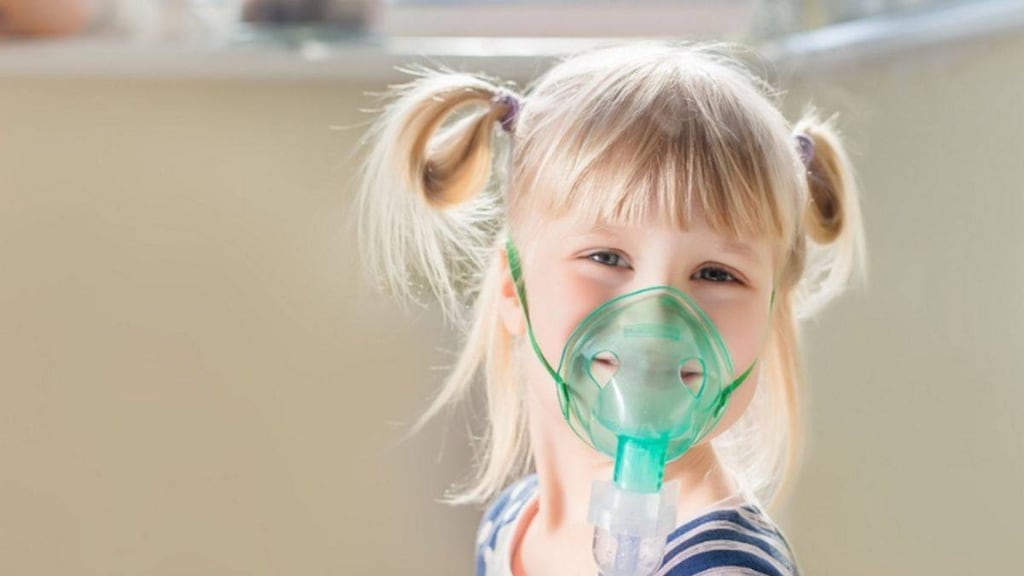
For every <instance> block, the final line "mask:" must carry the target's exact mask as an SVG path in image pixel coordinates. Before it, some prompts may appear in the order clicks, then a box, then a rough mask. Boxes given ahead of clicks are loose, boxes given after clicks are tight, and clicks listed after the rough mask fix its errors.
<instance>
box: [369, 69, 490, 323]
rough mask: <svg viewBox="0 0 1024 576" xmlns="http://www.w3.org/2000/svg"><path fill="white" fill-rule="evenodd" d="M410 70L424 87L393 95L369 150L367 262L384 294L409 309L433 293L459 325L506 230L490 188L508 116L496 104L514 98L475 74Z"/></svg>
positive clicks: (409, 86)
mask: <svg viewBox="0 0 1024 576" xmlns="http://www.w3.org/2000/svg"><path fill="white" fill-rule="evenodd" d="M406 71H407V72H409V73H412V74H415V75H416V76H417V78H416V79H414V80H412V81H410V82H407V83H405V84H400V85H393V86H390V87H389V88H391V89H392V90H391V92H390V93H389V94H385V95H386V96H387V95H390V96H392V97H393V100H392V101H391V102H390V103H389V104H388V105H387V107H386V108H384V109H383V110H382V111H381V113H380V114H379V116H378V117H377V119H376V121H375V123H374V124H373V125H372V126H371V128H370V129H369V130H368V132H367V134H366V136H364V138H363V139H362V140H361V141H360V146H366V145H369V152H368V154H367V156H366V159H365V161H364V163H363V165H362V169H361V174H360V187H359V191H358V200H357V203H358V215H359V220H358V234H359V240H360V253H361V256H362V260H363V265H364V270H365V271H366V273H367V274H368V275H369V276H370V277H371V278H372V280H373V281H374V282H376V283H377V285H378V287H379V288H380V289H381V290H382V291H384V292H387V293H389V294H391V295H393V296H396V297H397V298H398V300H399V301H402V302H407V301H415V302H418V301H419V296H420V295H421V294H422V293H424V292H428V293H431V294H432V295H433V296H434V298H436V300H437V301H438V302H439V303H440V305H441V308H442V310H443V311H444V312H445V316H446V317H447V318H448V319H449V320H451V321H453V322H454V323H458V322H459V321H460V320H461V318H462V316H463V314H464V311H465V310H464V308H465V304H466V303H467V300H469V299H470V298H471V297H472V295H473V294H474V293H475V292H476V290H477V286H476V284H478V281H479V278H480V275H481V274H482V270H483V268H484V266H485V264H486V262H487V261H488V256H489V254H490V252H491V249H492V244H493V239H494V235H495V234H496V232H497V230H498V229H499V228H500V227H501V226H502V225H503V221H502V216H503V214H502V208H503V203H502V202H501V195H500V194H499V193H497V192H496V191H494V190H492V189H490V188H489V186H488V184H489V182H490V180H491V172H492V164H493V158H492V156H493V155H494V154H493V153H492V150H494V148H495V147H494V145H493V143H492V134H493V132H494V128H495V125H496V124H497V122H496V120H498V119H500V118H501V116H502V115H503V114H504V113H505V112H506V111H507V108H508V105H507V104H504V105H502V102H506V101H498V100H495V96H496V95H497V94H499V93H500V92H502V91H504V92H508V91H507V90H503V89H502V88H499V87H498V86H497V85H496V84H494V83H492V82H490V81H488V80H487V79H484V78H481V77H479V76H475V75H471V74H465V73H458V72H452V71H447V70H446V71H433V70H429V69H426V68H419V69H409V70H406ZM495 102H497V104H495Z"/></svg>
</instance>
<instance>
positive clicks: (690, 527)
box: [657, 503, 799, 576]
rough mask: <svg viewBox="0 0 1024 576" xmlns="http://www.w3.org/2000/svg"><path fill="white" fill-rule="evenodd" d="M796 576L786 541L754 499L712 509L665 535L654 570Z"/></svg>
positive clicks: (674, 575) (672, 575)
mask: <svg viewBox="0 0 1024 576" xmlns="http://www.w3.org/2000/svg"><path fill="white" fill-rule="evenodd" d="M694 574H701V575H705V574H706V575H708V576H711V575H717V574H721V575H726V574H730V575H734V574H744V575H748V576H755V575H768V576H799V571H798V569H797V566H796V560H795V558H794V556H793V551H792V550H791V549H790V546H789V542H788V541H787V540H786V537H785V536H783V534H782V532H781V531H780V530H779V528H778V527H777V526H776V525H775V523H774V522H772V520H771V519H770V518H769V517H768V515H767V514H766V513H765V512H764V510H763V509H761V507H760V506H757V505H756V504H752V503H747V504H743V505H741V506H736V507H730V508H723V509H720V510H713V511H711V512H708V513H707V514H703V515H701V516H698V517H697V518H694V519H693V520H691V521H689V522H687V523H685V524H683V525H682V526H679V527H678V528H676V529H675V530H673V531H672V533H671V534H670V535H669V537H668V542H667V544H666V546H665V555H664V559H663V560H662V564H661V567H660V568H659V569H658V572H657V575H658V576H689V575H694Z"/></svg>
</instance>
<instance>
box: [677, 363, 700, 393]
mask: <svg viewBox="0 0 1024 576" xmlns="http://www.w3.org/2000/svg"><path fill="white" fill-rule="evenodd" d="M705 376H706V375H705V373H704V363H703V362H701V360H700V358H690V359H688V360H686V361H685V362H683V363H682V365H680V367H679V380H680V381H681V382H682V383H683V385H684V386H686V387H687V388H689V389H690V392H692V393H693V395H694V396H697V395H699V394H700V391H701V389H702V388H704V380H705Z"/></svg>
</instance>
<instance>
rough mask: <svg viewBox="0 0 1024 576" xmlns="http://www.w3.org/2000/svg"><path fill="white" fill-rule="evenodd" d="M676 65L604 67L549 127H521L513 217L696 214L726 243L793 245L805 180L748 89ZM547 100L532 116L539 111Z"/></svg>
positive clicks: (627, 220)
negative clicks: (602, 76) (754, 240)
mask: <svg viewBox="0 0 1024 576" xmlns="http://www.w3.org/2000/svg"><path fill="white" fill-rule="evenodd" d="M688 65H689V66H693V61H692V60H691V61H689V62H688ZM699 65H714V66H717V65H716V64H707V63H704V64H698V66H699ZM681 66H682V64H681V63H680V62H679V61H675V60H668V61H665V62H658V63H656V64H655V65H649V66H647V67H646V68H645V69H640V70H637V69H621V70H616V71H610V72H609V74H611V75H612V77H610V78H607V79H606V81H605V82H602V83H594V84H592V85H591V87H590V88H591V89H590V90H589V91H588V90H580V91H579V93H578V94H577V96H576V97H575V98H573V101H574V102H575V105H574V106H573V107H572V108H570V109H569V110H564V108H563V110H562V111H561V113H560V114H559V117H558V118H557V119H555V120H554V121H552V120H551V119H550V118H549V119H548V120H547V121H546V122H545V123H544V124H543V125H538V126H534V125H532V124H531V123H529V122H524V126H523V128H524V130H523V133H521V137H522V139H521V142H522V143H523V144H524V146H523V147H522V148H521V149H520V154H519V157H518V164H519V166H518V167H517V168H516V169H515V173H516V174H518V175H521V178H523V179H522V181H520V182H518V183H514V184H513V185H514V189H513V190H512V198H513V202H512V204H511V206H510V216H511V217H512V218H513V219H516V217H515V215H516V214H519V213H522V214H539V213H543V214H549V215H551V216H553V217H560V216H565V215H570V214H571V215H572V216H573V217H575V218H580V219H582V220H584V221H588V222H601V223H610V224H621V225H647V224H650V223H652V222H655V223H658V224H662V225H671V226H675V227H678V228H682V229H686V228H687V226H688V225H689V223H690V222H691V221H692V219H693V217H694V214H699V215H702V216H703V218H704V219H705V221H706V222H707V223H708V225H709V226H711V227H712V228H713V229H715V230H716V231H718V232H721V233H725V234H727V235H729V236H731V237H734V238H738V237H748V238H750V237H764V236H767V237H771V238H773V239H783V240H784V244H788V242H785V239H788V238H792V237H793V236H794V228H795V224H796V215H795V212H796V206H797V201H796V199H797V197H798V196H799V193H800V191H799V190H798V188H799V186H800V182H799V180H798V179H797V178H795V177H794V174H793V172H794V171H793V165H792V156H791V155H787V154H785V153H784V152H785V150H784V148H783V147H780V146H779V142H778V141H777V135H778V133H779V131H778V130H776V129H773V127H771V126H767V125H765V118H764V116H763V111H762V110H751V109H750V108H751V105H750V96H749V94H747V92H748V91H749V88H748V85H743V84H741V83H739V82H736V83H732V82H724V83H723V82H722V76H721V75H720V74H715V75H712V76H708V75H707V74H699V73H693V72H692V71H690V72H686V71H684V70H681V69H680V67H681ZM637 74H646V75H647V76H648V77H647V78H644V79H638V78H636V75H637ZM712 77H713V78H714V80H712ZM548 98H551V99H553V100H559V99H560V98H562V96H559V95H554V96H549V97H548ZM546 99H547V98H538V99H537V101H533V102H531V103H530V104H528V105H527V108H528V109H529V107H530V106H533V107H534V109H535V110H536V109H539V108H544V100H546ZM538 113H544V111H543V110H538ZM783 133H784V132H783ZM532 143H544V145H543V146H538V147H536V148H534V147H532V146H531V144H532ZM522 175H529V176H528V177H524V176H522ZM516 220H518V219H516ZM524 223H525V222H524Z"/></svg>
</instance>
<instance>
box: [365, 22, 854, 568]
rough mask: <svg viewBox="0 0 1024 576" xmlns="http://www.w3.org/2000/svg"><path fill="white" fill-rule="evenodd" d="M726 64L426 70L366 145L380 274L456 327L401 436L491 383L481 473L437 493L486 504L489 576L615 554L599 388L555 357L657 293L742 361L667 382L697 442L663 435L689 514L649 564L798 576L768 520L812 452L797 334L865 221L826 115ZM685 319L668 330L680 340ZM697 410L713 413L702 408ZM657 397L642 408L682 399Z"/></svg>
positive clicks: (671, 57) (615, 55)
mask: <svg viewBox="0 0 1024 576" xmlns="http://www.w3.org/2000/svg"><path fill="white" fill-rule="evenodd" d="M732 48H733V46H731V45H728V44H722V43H685V42H669V41H638V42H632V43H616V44H612V45H606V46H604V47H602V48H598V49H592V50H590V51H588V52H585V53H582V54H577V55H574V56H573V57H571V58H567V59H564V60H563V61H561V62H560V63H559V64H557V65H556V66H554V67H553V68H551V69H550V70H548V71H547V72H546V73H545V74H544V75H543V76H542V77H540V78H539V79H538V80H537V81H536V82H535V83H534V84H533V85H532V87H530V88H529V89H528V90H525V91H524V93H523V94H517V93H516V92H515V91H514V89H513V88H512V86H510V85H502V84H500V83H497V82H495V81H492V80H490V79H488V78H486V77H483V76H481V75H473V74H465V73H458V72H454V71H450V70H442V71H431V70H428V69H417V70H415V71H414V72H415V74H416V78H415V79H414V80H412V81H410V82H408V83H406V84H403V85H400V86H397V87H394V88H396V90H395V91H394V92H393V95H394V99H393V100H392V101H391V102H389V104H388V106H387V107H386V108H385V109H384V110H383V113H382V114H381V115H380V116H379V118H378V120H377V122H376V124H375V125H374V126H373V128H372V129H371V130H370V131H369V133H368V135H367V137H366V140H365V141H364V143H365V144H369V146H370V148H369V153H368V155H367V159H366V162H365V164H364V166H363V172H362V174H361V176H362V180H361V189H360V195H359V216H360V220H359V225H360V231H359V232H360V238H361V241H362V246H361V250H362V253H363V255H364V256H365V264H366V266H367V268H368V271H369V272H370V273H371V274H372V275H373V277H375V278H377V279H379V280H380V281H381V282H382V283H383V286H382V288H383V289H385V290H387V291H389V292H391V293H393V294H396V295H398V296H402V297H406V298H411V299H412V300H418V299H419V297H420V296H422V295H423V294H424V293H429V294H430V295H431V296H433V297H434V298H436V300H438V301H439V302H440V304H441V305H442V307H443V310H444V311H445V312H446V317H447V318H449V319H450V320H451V321H452V322H454V323H456V324H457V325H459V326H462V327H464V332H463V335H464V343H463V347H462V350H461V353H460V354H459V355H458V359H457V361H456V363H455V365H454V367H453V369H452V371H451V373H450V375H449V376H448V378H447V380H446V382H445V384H444V386H443V388H442V389H441V391H440V394H439V395H437V396H436V397H435V399H434V401H433V403H432V404H431V405H430V407H429V408H428V410H427V411H426V412H425V413H424V414H423V416H422V417H421V418H420V420H419V421H418V422H417V423H416V425H415V426H414V427H413V428H412V430H411V431H410V433H414V432H416V431H417V430H419V429H420V427H421V426H422V425H423V424H424V423H425V422H426V421H427V420H429V419H430V418H431V417H433V416H435V415H437V414H438V413H439V412H440V411H441V410H442V409H444V408H445V407H447V406H450V405H452V404H453V403H456V402H457V401H459V400H460V399H463V398H464V397H466V396H467V394H468V393H469V392H470V390H471V388H472V387H473V386H474V385H475V384H474V383H475V381H476V377H477V375H478V374H479V375H481V376H482V385H483V386H484V387H485V390H486V398H487V414H488V417H489V418H488V420H487V426H488V428H487V434H486V436H485V437H484V440H485V443H484V445H483V447H482V450H481V460H480V465H479V467H478V469H477V470H476V474H475V476H474V478H473V480H472V482H471V483H470V484H468V485H467V486H465V487H464V488H463V489H462V490H461V491H460V492H458V493H456V494H452V495H449V498H448V499H447V502H448V503H453V504H463V503H486V504H487V507H486V512H485V513H484V516H483V518H482V520H481V522H480V526H479V531H478V537H477V541H476V564H475V565H476V573H477V574H478V575H482V574H487V575H508V574H513V575H524V574H528V575H530V576H541V575H547V574H557V575H567V574H587V575H591V574H596V573H597V572H598V568H599V567H598V559H597V558H598V557H600V556H601V555H602V554H604V553H606V552H607V549H605V548H603V546H604V545H603V544H600V543H599V542H598V540H597V539H595V525H594V523H593V522H594V519H595V517H596V516H600V514H599V513H596V512H595V508H594V506H595V504H594V502H593V501H592V500H591V497H592V496H593V495H594V494H593V493H592V492H594V493H596V492H597V489H598V486H599V484H600V483H601V482H605V481H608V480H609V478H611V477H612V475H613V469H614V475H615V477H616V482H618V481H619V479H620V478H619V476H620V461H619V460H620V457H621V456H622V454H621V453H619V454H617V453H616V452H615V447H614V445H612V448H611V449H610V450H609V449H607V446H602V439H601V437H600V435H599V434H598V433H597V432H594V428H588V427H587V425H591V426H595V427H596V424H593V423H594V422H597V421H601V422H604V420H602V415H601V414H600V412H601V410H605V408H607V406H605V407H604V408H595V407H593V406H589V407H587V408H581V406H584V404H585V402H587V401H588V400H587V398H586V393H585V392H580V390H583V388H576V387H574V386H576V384H575V383H574V382H573V381H570V380H571V377H570V375H569V374H568V372H566V371H565V369H564V366H565V363H566V361H567V360H568V359H570V358H571V357H572V355H573V354H574V353H573V352H571V350H570V349H571V347H572V343H571V342H570V341H576V340H578V337H577V336H576V334H577V333H578V332H579V331H581V330H582V331H584V332H586V330H588V329H590V328H589V327H591V325H592V322H591V321H590V319H591V318H593V317H594V315H595V314H597V315H600V314H601V311H602V310H605V309H607V306H605V307H603V306H602V305H603V304H606V303H613V302H616V301H617V300H618V299H623V298H625V299H626V300H627V301H629V300H630V298H634V297H635V295H637V294H641V295H642V294H643V293H644V292H645V291H648V290H650V289H651V288H650V287H657V289H656V290H655V292H657V293H659V294H661V295H662V296H663V297H664V298H663V300H661V302H669V301H670V300H671V301H672V302H676V303H679V302H688V303H691V304H692V306H691V307H692V309H693V310H694V312H692V313H691V312H679V314H683V315H687V316H686V318H689V319H693V318H703V319H705V320H707V328H706V330H704V331H703V332H701V333H703V334H705V335H707V334H712V335H713V337H712V336H709V337H708V342H711V343H712V345H714V343H715V342H719V343H720V344H721V346H720V349H721V351H722V352H721V356H722V357H723V358H726V360H723V364H721V365H722V366H728V367H729V369H730V370H731V373H729V374H724V375H721V376H720V377H718V378H719V379H718V380H714V378H715V375H714V373H713V370H712V369H711V367H710V364H707V363H706V361H705V360H704V359H703V358H702V359H701V360H700V363H698V364H692V363H686V364H683V365H682V368H680V369H679V371H678V372H679V373H678V374H675V377H677V378H678V380H681V381H682V383H683V384H685V385H686V386H689V387H690V388H689V389H690V391H691V393H690V394H689V395H687V396H685V402H688V404H685V406H684V411H683V412H680V414H682V416H680V417H679V418H677V420H679V421H682V420H686V421H687V422H689V421H690V420H693V421H695V422H696V421H697V420H700V419H701V418H702V420H700V422H704V423H706V426H705V427H704V428H701V427H700V426H698V425H696V424H694V425H693V426H691V427H690V428H687V430H689V432H687V434H689V436H687V440H686V441H685V442H683V441H680V442H683V443H682V444H670V445H669V446H670V447H671V446H682V449H681V454H673V453H671V452H670V453H668V454H664V453H659V456H658V457H657V458H655V460H656V461H657V462H659V463H660V464H659V465H658V467H657V473H658V474H659V476H657V478H656V480H657V481H658V483H657V484H656V485H655V486H656V488H655V489H657V486H660V487H661V488H660V489H661V494H662V496H665V497H668V498H669V499H670V500H674V501H675V504H674V508H672V507H670V508H667V509H668V510H670V514H671V517H670V518H669V520H670V524H668V526H669V528H670V530H669V531H668V533H667V536H665V535H664V533H662V535H661V545H662V546H663V550H662V549H661V548H659V549H658V555H657V556H656V559H657V563H656V564H655V567H656V573H657V574H660V575H672V576H681V575H688V574H698V573H699V574H782V575H788V574H798V569H797V563H796V560H795V556H794V554H793V551H792V549H791V547H790V546H789V544H788V542H787V540H786V538H785V537H784V536H783V534H782V533H781V532H780V531H779V529H778V527H777V526H776V525H775V524H774V523H773V521H772V520H771V519H770V518H769V516H768V514H767V512H766V507H768V506H771V505H774V504H776V503H777V502H779V501H781V495H782V494H783V488H784V487H785V488H788V483H784V480H786V479H787V477H788V474H789V473H790V472H791V471H792V469H794V468H795V465H796V462H797V459H798V458H797V456H798V453H799V451H798V440H799V437H800V417H799V416H800V402H799V394H800V388H801V387H800V382H801V362H800V356H799V350H798V324H797V322H798V320H799V319H801V318H803V317H806V316H808V315H810V314H811V313H813V312H815V311H817V310H818V309H820V308H821V306H822V305H823V304H825V303H826V302H827V301H828V300H830V299H831V298H832V297H833V296H835V295H836V294H838V293H839V292H841V291H842V290H843V288H844V287H845V285H846V283H847V282H848V281H849V280H850V278H851V277H852V276H853V274H854V273H857V272H860V271H861V270H862V268H863V258H864V247H863V240H862V232H861V230H862V229H861V223H860V215H859V208H858V202H857V193H856V190H855V186H854V180H853V177H852V173H851V168H850V165H849V161H848V158H847V156H846V153H845V152H844V150H843V147H842V145H841V143H840V139H839V137H838V134H837V131H836V129H835V127H834V126H833V124H832V122H831V119H829V120H828V121H824V122H823V121H820V120H819V119H818V117H817V115H816V114H815V113H814V111H813V109H810V108H809V109H808V110H807V111H806V112H805V114H804V117H803V118H802V119H801V120H800V121H798V122H797V123H796V124H795V125H794V126H791V125H790V123H789V122H787V121H786V119H785V118H783V116H782V115H781V114H780V112H779V111H778V109H777V107H776V105H775V102H774V101H775V98H776V96H777V93H775V92H773V91H772V90H771V89H770V88H769V87H768V86H767V85H766V84H765V83H764V82H762V81H760V80H759V79H757V78H756V77H755V76H754V75H752V74H751V73H749V72H748V71H747V70H746V68H745V67H744V66H743V65H742V64H741V63H740V61H739V60H738V59H737V58H735V57H734V56H731V55H729V50H731V49H732ZM648 302H650V300H648ZM634 303H635V302H634ZM611 305H612V304H609V306H611ZM641 306H647V304H641ZM677 309H681V308H672V307H671V306H669V307H663V308H659V309H658V310H660V311H661V312H658V314H661V313H663V312H664V311H665V310H677ZM633 310H634V311H636V310H639V307H633ZM662 320H665V319H664V318H660V319H659V320H657V322H661V321H662ZM684 320H685V319H684ZM669 321H670V320H665V322H669ZM675 321H676V324H675V325H669V324H664V323H662V324H657V322H655V324H657V326H658V327H659V328H658V330H667V329H671V330H675V329H676V328H675V327H673V326H680V325H686V323H685V322H684V321H683V320H679V319H676V320H675ZM686 321H687V322H688V321H689V320H686ZM655 324H650V325H655ZM666 326H668V328H666ZM687 329H688V328H687ZM574 331H575V332H574ZM698 332H700V331H698ZM653 349H654V348H651V350H653ZM640 350H641V352H642V353H643V351H644V350H647V349H645V348H640ZM648 356H649V358H648V360H650V361H651V362H655V361H656V360H652V358H654V357H655V356H657V354H653V353H652V354H649V355H648ZM560 359H561V360H562V362H561V363H560ZM586 361H588V362H592V364H590V365H589V367H588V368H586V369H585V370H584V372H585V373H586V374H587V375H588V376H589V377H590V378H591V379H592V380H593V381H594V383H596V384H597V386H596V387H592V389H593V391H595V392H598V393H600V392H603V391H606V390H612V387H611V386H610V385H609V383H610V382H614V381H615V379H616V378H617V376H619V375H617V371H618V370H622V371H623V374H625V373H626V372H627V371H626V368H627V367H628V366H627V365H628V362H626V361H625V360H623V361H622V365H621V366H620V365H619V363H620V359H619V355H618V353H607V354H604V356H602V355H601V354H592V355H591V356H587V357H586ZM673 361H674V360H673ZM556 366H558V370H556V369H555V367H556ZM673 371H675V369H673ZM623 378H624V379H625V376H623ZM585 379H586V378H584V380H585ZM713 380H714V381H713ZM617 385H618V383H616V386H617ZM662 388H665V387H662ZM624 389H625V388H623V389H621V390H624ZM616 390H619V391H620V392H621V390H620V389H616ZM616 393H618V392H616ZM641 394H642V395H641V396H639V397H638V398H640V400H625V399H624V397H619V398H617V399H612V400H609V401H610V402H614V401H618V402H620V403H619V404H615V405H614V406H613V408H612V409H611V410H610V411H611V412H615V411H616V410H618V411H620V412H621V411H622V410H628V409H631V408H635V406H636V405H637V403H642V402H643V399H650V398H654V396H653V394H654V392H652V391H651V389H648V390H647V391H645V392H642V393H641ZM643 394H646V396H643ZM620 396H621V395H620ZM664 398H668V396H664ZM705 398H710V399H711V400H713V403H712V404H705V405H704V406H705V408H707V406H713V408H714V409H710V410H709V409H703V408H701V407H700V405H699V402H700V401H702V399H705ZM600 401H602V402H603V401H604V400H600ZM631 402H632V403H633V404H630V403H631ZM658 402H660V401H653V403H649V404H648V405H646V406H645V408H644V409H645V410H647V412H644V411H641V412H639V413H640V414H655V413H659V414H660V412H657V411H659V410H663V409H664V410H669V409H670V408H673V407H670V406H661V405H658ZM662 404H665V402H663V403H662ZM680 405H683V404H680ZM673 409H674V408H673ZM588 410H590V411H588ZM702 410H703V411H702ZM651 418H652V421H653V418H654V417H653V416H652V417H651ZM669 424H670V425H671V424H672V422H669ZM638 430H639V428H638ZM604 431H605V432H606V433H607V432H608V430H604ZM609 437H610V436H609ZM619 442H620V448H621V445H622V444H621V442H623V440H622V439H621V438H619ZM662 448H664V445H662ZM678 451H679V450H677V452H678ZM662 473H663V476H660V474H662ZM661 481H663V483H661ZM595 482H596V483H595ZM592 486H593V489H592ZM623 494H625V492H624V493H623ZM654 497H655V500H657V498H658V494H655V495H654ZM623 498H626V497H625V496H624V497H623ZM626 499H628V498H626ZM588 505H589V506H590V508H589V509H588ZM619 546H620V547H621V546H624V544H621V543H620V544H619ZM602 550H603V551H602ZM613 552H614V550H613ZM602 565H603V564H602ZM606 569H608V570H609V572H607V573H612V571H613V570H612V569H611V568H606ZM645 573H650V572H649V571H648V572H645Z"/></svg>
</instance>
